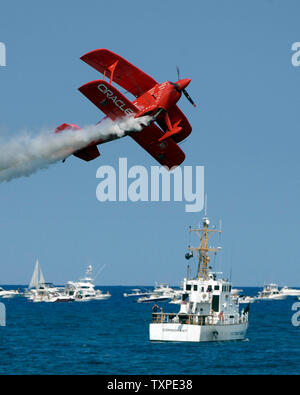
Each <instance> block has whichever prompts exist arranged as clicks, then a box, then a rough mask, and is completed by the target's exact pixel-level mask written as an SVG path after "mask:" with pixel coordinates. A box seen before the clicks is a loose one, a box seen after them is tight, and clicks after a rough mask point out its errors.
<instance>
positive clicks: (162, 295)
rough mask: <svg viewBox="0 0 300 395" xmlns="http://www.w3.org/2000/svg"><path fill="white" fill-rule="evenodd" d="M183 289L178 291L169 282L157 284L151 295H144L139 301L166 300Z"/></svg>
mask: <svg viewBox="0 0 300 395" xmlns="http://www.w3.org/2000/svg"><path fill="white" fill-rule="evenodd" d="M179 292H181V291H176V290H174V289H173V288H171V287H169V285H168V284H164V283H163V284H160V285H159V284H157V283H156V284H155V288H154V291H153V292H152V293H151V294H150V295H149V296H142V297H140V298H138V299H137V302H138V303H151V302H166V301H167V300H170V299H173V298H174V296H175V295H178V293H179Z"/></svg>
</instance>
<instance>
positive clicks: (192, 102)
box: [176, 66, 196, 107]
mask: <svg viewBox="0 0 300 395" xmlns="http://www.w3.org/2000/svg"><path fill="white" fill-rule="evenodd" d="M176 70H177V76H178V80H180V70H179V67H178V66H176ZM181 92H182V93H183V94H184V96H185V97H186V98H187V99H188V101H189V102H190V103H191V104H192V105H193V106H194V107H196V104H195V103H194V101H193V99H192V98H191V96H190V95H189V94H188V92H187V90H186V89H182V90H181Z"/></svg>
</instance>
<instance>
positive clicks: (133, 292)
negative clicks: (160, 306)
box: [123, 288, 152, 298]
mask: <svg viewBox="0 0 300 395" xmlns="http://www.w3.org/2000/svg"><path fill="white" fill-rule="evenodd" d="M151 294H152V292H151V291H149V290H145V291H142V290H141V289H139V288H134V289H132V290H131V293H127V292H125V293H123V296H124V298H129V297H131V296H135V297H139V296H149V295H151Z"/></svg>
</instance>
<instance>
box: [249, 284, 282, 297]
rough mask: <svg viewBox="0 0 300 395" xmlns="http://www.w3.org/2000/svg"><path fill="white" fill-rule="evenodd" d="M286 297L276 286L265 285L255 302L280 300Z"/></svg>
mask: <svg viewBox="0 0 300 395" xmlns="http://www.w3.org/2000/svg"><path fill="white" fill-rule="evenodd" d="M286 297H287V295H285V294H283V293H281V292H280V291H279V289H278V285H277V284H265V285H264V288H263V290H262V291H260V292H258V294H257V297H256V299H257V300H282V299H285V298H286Z"/></svg>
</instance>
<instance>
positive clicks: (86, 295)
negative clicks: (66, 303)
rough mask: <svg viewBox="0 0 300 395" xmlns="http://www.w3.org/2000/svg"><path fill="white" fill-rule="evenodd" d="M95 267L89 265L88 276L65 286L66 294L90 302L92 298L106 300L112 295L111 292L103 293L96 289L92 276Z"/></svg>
mask: <svg viewBox="0 0 300 395" xmlns="http://www.w3.org/2000/svg"><path fill="white" fill-rule="evenodd" d="M92 271H93V268H92V266H91V265H89V266H88V268H87V271H86V276H85V277H84V278H83V279H80V280H79V281H69V282H68V283H67V284H66V287H65V293H66V295H68V296H70V297H72V298H74V299H75V301H76V302H88V301H90V300H105V299H108V298H110V297H111V294H110V293H109V292H106V293H103V292H102V291H101V290H95V285H94V280H93V278H92V277H91V276H92Z"/></svg>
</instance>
